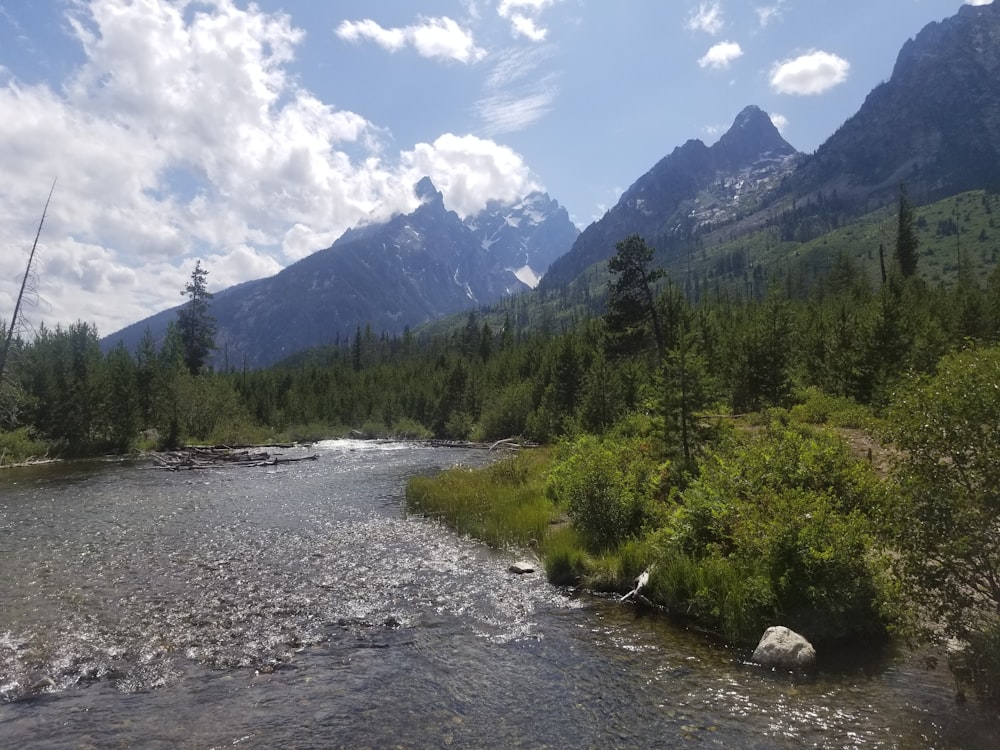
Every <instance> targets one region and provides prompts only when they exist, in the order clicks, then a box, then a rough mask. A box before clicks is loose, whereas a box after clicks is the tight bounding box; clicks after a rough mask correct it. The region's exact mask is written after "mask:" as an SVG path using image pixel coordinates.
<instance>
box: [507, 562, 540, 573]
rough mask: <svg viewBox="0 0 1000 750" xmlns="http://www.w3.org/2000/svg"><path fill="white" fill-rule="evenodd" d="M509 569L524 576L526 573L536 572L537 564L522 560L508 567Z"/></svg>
mask: <svg viewBox="0 0 1000 750" xmlns="http://www.w3.org/2000/svg"><path fill="white" fill-rule="evenodd" d="M508 570H509V571H510V572H511V573H517V574H518V575H519V576H523V575H524V574H525V573H534V572H535V566H534V565H533V564H532V563H530V562H525V561H523V560H522V561H521V562H516V563H514V564H513V565H511V566H510V567H509V568H508Z"/></svg>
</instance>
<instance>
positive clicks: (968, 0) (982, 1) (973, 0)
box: [965, 0, 993, 5]
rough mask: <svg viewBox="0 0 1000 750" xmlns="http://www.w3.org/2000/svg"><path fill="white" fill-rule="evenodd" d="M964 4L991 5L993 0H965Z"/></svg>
mask: <svg viewBox="0 0 1000 750" xmlns="http://www.w3.org/2000/svg"><path fill="white" fill-rule="evenodd" d="M965 4H966V5H992V4H993V0H965Z"/></svg>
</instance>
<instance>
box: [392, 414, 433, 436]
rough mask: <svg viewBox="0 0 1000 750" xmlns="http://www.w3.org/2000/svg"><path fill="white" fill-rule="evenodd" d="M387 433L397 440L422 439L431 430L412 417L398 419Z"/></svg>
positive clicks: (429, 434) (428, 434) (429, 433)
mask: <svg viewBox="0 0 1000 750" xmlns="http://www.w3.org/2000/svg"><path fill="white" fill-rule="evenodd" d="M389 435H391V436H392V437H394V438H397V439H399V440H424V439H426V438H429V437H431V431H430V430H428V429H427V428H426V427H424V426H423V425H422V424H420V423H419V422H417V421H416V420H414V419H398V420H396V421H395V422H393V424H392V427H390V428H389Z"/></svg>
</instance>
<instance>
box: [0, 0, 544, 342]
mask: <svg viewBox="0 0 1000 750" xmlns="http://www.w3.org/2000/svg"><path fill="white" fill-rule="evenodd" d="M72 8H73V10H72V12H73V13H74V14H76V15H74V16H73V17H72V21H71V23H72V28H73V29H74V33H75V34H76V37H77V39H78V40H79V43H80V45H81V47H82V50H83V58H84V60H83V62H82V63H81V65H80V66H79V67H78V69H76V70H75V71H74V72H73V74H72V75H71V76H70V77H69V78H68V79H66V80H65V81H60V82H57V83H56V84H54V85H53V86H51V87H50V86H48V85H27V84H24V83H22V82H21V81H19V80H18V79H17V78H15V77H13V76H12V75H9V74H8V75H5V76H4V77H2V78H0V111H3V112H16V113H17V116H16V117H3V118H0V170H2V171H3V173H4V174H6V175H16V179H8V180H3V181H0V205H2V206H3V207H4V217H5V220H4V221H3V222H2V223H0V247H2V248H3V249H4V251H3V252H2V253H0V305H2V306H4V309H8V310H9V309H12V307H13V304H12V301H13V298H14V296H15V295H16V293H17V285H18V284H19V281H20V275H21V274H22V273H23V271H24V264H25V262H26V260H27V253H28V250H30V247H31V240H32V239H33V238H34V234H35V229H36V228H37V224H38V219H39V216H40V213H41V209H42V206H43V204H44V202H45V196H46V194H47V192H48V189H49V186H50V185H51V183H52V179H53V177H56V176H58V184H57V185H56V189H55V193H54V195H53V197H52V204H51V206H50V208H49V213H48V216H47V218H46V222H45V227H44V229H43V232H42V237H41V241H40V244H39V252H38V274H39V284H38V291H39V294H40V296H41V298H42V304H40V305H39V306H37V307H34V308H31V309H30V310H28V311H27V314H28V316H29V319H30V320H31V321H32V322H33V323H34V324H35V325H36V326H37V324H38V323H39V322H41V321H42V320H45V321H47V324H49V325H52V324H54V323H56V322H61V323H63V324H66V323H70V322H73V321H76V320H78V319H81V320H84V321H87V322H94V323H96V324H97V326H98V330H99V331H100V332H101V333H102V334H110V333H112V332H114V331H116V330H118V329H119V328H121V327H122V326H124V325H127V324H129V323H131V322H134V321H136V320H139V319H142V318H144V317H146V316H148V315H151V314H153V313H155V312H158V311H160V310H163V309H166V308H168V307H173V306H175V305H177V304H178V303H179V302H181V301H182V299H181V296H180V290H181V289H182V288H183V286H184V284H185V283H186V281H187V279H188V276H189V275H190V271H191V268H193V266H194V259H195V258H203V259H204V261H205V264H206V267H207V268H208V270H209V273H210V275H209V288H210V289H213V290H218V289H220V288H222V287H226V286H230V285H232V284H235V283H238V282H241V281H246V280H248V279H252V278H259V277H261V276H267V275H271V274H273V273H275V272H276V271H277V270H278V269H280V268H281V267H282V266H284V265H286V264H287V263H289V262H291V261H294V260H297V259H298V258H301V257H303V256H304V255H306V254H308V253H309V252H312V251H315V250H318V249H320V248H322V247H326V246H328V245H329V244H330V243H331V242H332V241H333V239H335V238H336V237H338V236H339V235H340V234H342V233H343V232H344V231H345V230H346V229H347V228H348V227H350V226H357V225H360V224H363V223H365V222H368V221H371V220H378V219H383V218H388V217H389V216H390V215H392V214H393V213H395V212H399V211H406V210H412V209H413V208H414V207H415V206H416V204H417V201H416V197H415V195H414V193H413V185H414V183H415V182H416V181H417V180H418V179H420V177H423V176H424V175H425V174H428V175H430V177H431V178H432V179H433V180H434V182H435V184H436V185H437V186H438V187H439V189H441V190H442V191H443V192H444V194H445V201H446V205H448V207H449V208H453V209H455V210H457V211H459V212H461V213H471V212H473V211H477V210H479V209H480V208H482V206H483V205H485V203H486V201H487V200H489V199H492V198H501V199H510V198H513V197H515V196H517V195H520V194H521V193H522V191H523V192H526V191H527V190H528V189H531V188H533V187H535V186H536V183H535V180H534V177H533V176H532V175H531V172H530V170H529V169H528V167H527V165H526V164H525V163H524V161H523V159H522V158H521V157H520V156H519V155H518V154H517V153H515V152H514V151H512V150H510V149H509V148H506V147H504V146H500V145H498V144H496V143H493V142H492V141H489V140H484V139H479V138H473V137H471V136H464V137H460V136H455V135H444V136H441V137H440V138H438V139H436V140H435V141H434V142H433V143H424V144H419V145H417V146H414V147H413V148H412V149H408V150H403V151H397V152H396V153H395V154H394V155H393V154H391V153H387V144H386V142H385V134H384V132H383V131H382V130H381V129H380V128H379V127H378V126H376V125H375V124H374V123H371V122H369V121H368V120H366V119H365V118H364V117H362V116H360V115H358V114H356V113H353V112H349V111H345V110H338V109H335V108H334V107H332V106H331V105H329V104H326V103H324V102H322V101H320V100H319V99H318V98H317V97H316V96H315V95H313V94H312V93H311V92H309V91H307V90H305V89H303V88H301V86H300V85H299V84H298V82H297V80H296V79H295V77H294V76H292V75H291V74H290V73H289V71H288V65H289V63H290V61H291V60H292V59H293V57H294V54H295V51H296V46H297V45H298V44H299V42H300V41H301V39H302V36H303V35H302V32H301V31H299V30H297V29H295V28H294V27H293V26H292V25H291V22H290V19H289V18H288V17H287V16H285V15H283V14H269V13H265V12H263V11H261V10H259V9H258V8H257V7H256V6H254V5H249V6H247V7H246V9H242V8H239V7H237V6H236V4H235V2H234V1H233V0H214V2H213V3H211V4H207V3H206V4H201V3H199V4H197V5H193V4H191V5H184V4H181V3H176V2H171V1H169V0H142V2H138V1H137V0H93V1H92V2H91V3H89V4H88V5H86V6H84V5H77V4H73V5H72ZM411 43H415V42H411ZM422 43H423V44H426V45H428V46H430V47H433V45H434V42H433V41H426V40H425V41H424V42H422ZM6 302H10V304H5V303H6Z"/></svg>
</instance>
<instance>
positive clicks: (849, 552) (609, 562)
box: [407, 419, 898, 646]
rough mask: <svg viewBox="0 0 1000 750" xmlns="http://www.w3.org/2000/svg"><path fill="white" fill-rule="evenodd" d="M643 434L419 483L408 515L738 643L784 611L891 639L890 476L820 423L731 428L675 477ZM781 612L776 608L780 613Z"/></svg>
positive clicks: (851, 632) (830, 632) (837, 631)
mask: <svg viewBox="0 0 1000 750" xmlns="http://www.w3.org/2000/svg"><path fill="white" fill-rule="evenodd" d="M673 466H674V464H672V463H671V462H669V461H666V462H664V461H662V460H658V459H657V458H656V456H654V455H652V454H651V451H650V448H649V441H646V440H644V439H643V438H642V437H641V436H640V437H636V438H628V439H625V438H621V439H617V440H610V439H609V440H604V441H598V440H597V439H594V438H583V439H580V440H577V441H576V442H574V443H568V444H564V445H562V446H560V447H559V448H558V449H557V448H548V449H545V450H542V451H529V452H526V453H524V454H521V455H518V456H512V457H507V458H504V459H503V460H502V461H499V462H497V463H495V464H494V465H492V466H490V467H487V468H485V469H481V470H478V471H469V470H463V469H458V470H452V471H449V472H444V473H442V474H441V475H439V476H437V477H433V478H419V479H414V480H411V481H410V483H409V486H408V489H407V501H408V508H409V509H410V511H411V512H417V513H422V514H425V515H428V516H432V517H435V518H439V519H441V520H443V521H445V522H446V523H448V524H449V525H451V526H452V527H453V528H455V529H456V530H457V531H459V533H462V534H467V535H470V536H474V537H477V538H479V539H482V540H484V541H486V542H487V543H488V544H490V545H492V546H498V547H504V546H511V545H519V546H528V547H530V548H531V549H532V550H534V551H535V552H537V554H538V555H539V556H540V557H541V559H542V561H543V562H544V565H545V570H546V574H547V577H548V579H549V580H550V581H551V582H552V583H554V584H557V585H571V586H577V587H581V588H584V589H588V590H593V591H599V592H609V593H615V594H619V595H624V594H625V593H627V592H629V591H631V590H632V589H633V588H634V587H635V579H636V577H638V576H639V575H640V574H641V573H643V572H644V571H650V575H649V577H648V583H647V585H646V587H645V588H644V590H643V594H644V595H645V597H646V599H647V600H648V601H649V602H651V603H652V604H653V605H654V606H656V607H659V608H661V609H663V610H664V611H667V612H670V613H673V614H679V615H681V616H683V617H685V618H688V619H689V620H690V621H691V622H692V623H693V624H694V625H695V626H696V627H698V628H699V629H703V630H705V631H707V632H712V633H715V634H717V635H718V636H719V637H720V638H721V639H723V640H724V641H726V642H728V643H733V644H736V645H741V646H745V645H747V644H751V643H753V642H755V641H756V639H757V638H758V637H759V636H760V633H761V632H763V630H764V629H765V628H766V627H767V626H769V625H772V624H775V623H776V622H781V623H782V624H787V625H788V626H789V627H792V628H793V629H795V630H797V631H799V632H804V634H806V635H807V637H809V638H810V640H812V641H813V642H815V643H820V644H824V643H842V642H845V641H846V642H850V641H852V640H853V641H858V642H862V641H864V642H870V641H872V640H875V641H878V640H881V639H884V638H885V637H886V634H887V633H888V631H889V629H890V628H891V627H892V626H893V625H894V624H895V623H896V619H895V618H897V614H896V613H897V611H898V608H897V603H896V602H894V601H893V600H892V592H891V590H890V587H889V586H888V585H887V584H886V579H885V576H884V570H885V567H884V566H885V561H884V559H883V556H882V553H880V552H879V549H880V547H879V545H878V544H877V543H876V537H877V529H876V519H877V516H878V509H879V507H880V502H881V500H880V498H881V493H882V492H883V491H884V486H883V484H882V482H881V480H880V479H879V477H878V476H877V474H876V473H875V472H874V470H873V469H872V467H871V465H870V462H868V461H866V460H865V459H864V458H861V459H858V458H855V457H854V456H853V455H852V453H851V449H850V448H849V446H847V445H846V444H845V443H844V442H843V441H842V440H841V439H840V438H838V437H837V436H835V435H834V434H832V433H831V432H828V431H826V430H822V429H816V428H813V427H807V426H804V425H792V424H789V423H788V422H787V420H785V421H782V420H780V419H779V420H778V421H776V422H773V423H771V424H768V425H766V426H758V427H755V428H754V429H753V430H734V431H733V432H732V433H731V434H729V435H728V436H727V437H725V438H723V439H721V440H720V441H719V442H718V443H717V444H715V445H713V446H711V447H706V449H705V451H704V453H703V454H702V455H701V456H700V459H699V466H698V469H697V472H696V473H695V474H694V475H693V476H692V475H686V476H680V475H678V474H677V473H676V472H674V471H673V469H672V467H673ZM778 618H780V619H778Z"/></svg>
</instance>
